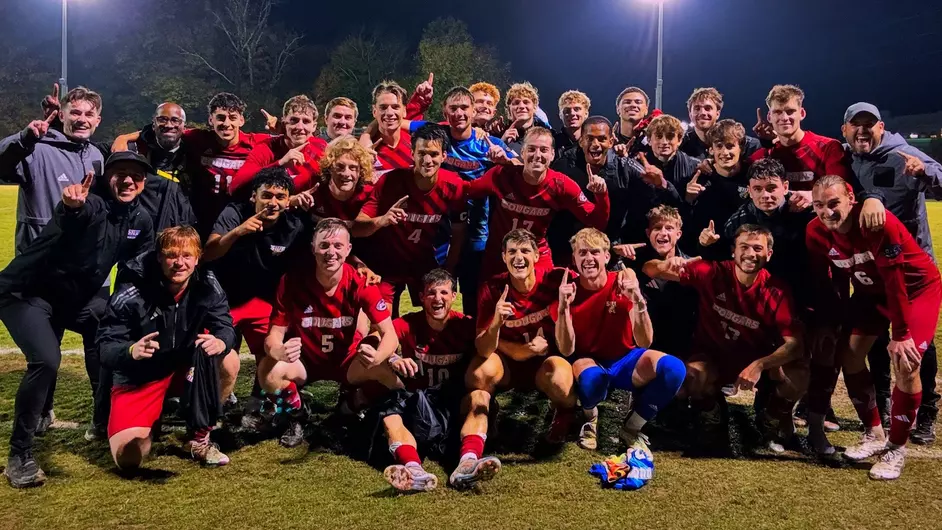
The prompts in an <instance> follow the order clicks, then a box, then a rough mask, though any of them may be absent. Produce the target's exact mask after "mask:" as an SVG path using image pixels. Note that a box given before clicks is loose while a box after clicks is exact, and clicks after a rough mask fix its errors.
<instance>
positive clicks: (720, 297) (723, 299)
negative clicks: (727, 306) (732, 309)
mask: <svg viewBox="0 0 942 530" xmlns="http://www.w3.org/2000/svg"><path fill="white" fill-rule="evenodd" d="M716 299H717V300H718V301H720V302H725V301H726V293H720V294H719V296H717V297H716Z"/></svg>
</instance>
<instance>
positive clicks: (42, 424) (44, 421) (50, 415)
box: [36, 410, 56, 436]
mask: <svg viewBox="0 0 942 530" xmlns="http://www.w3.org/2000/svg"><path fill="white" fill-rule="evenodd" d="M54 421H56V413H55V412H53V411H52V410H50V411H49V412H47V413H45V414H43V415H42V416H40V417H39V425H37V426H36V436H42V435H44V434H46V431H48V430H49V427H50V426H51V425H52V422H54Z"/></svg>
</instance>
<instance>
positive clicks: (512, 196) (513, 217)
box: [465, 126, 611, 278]
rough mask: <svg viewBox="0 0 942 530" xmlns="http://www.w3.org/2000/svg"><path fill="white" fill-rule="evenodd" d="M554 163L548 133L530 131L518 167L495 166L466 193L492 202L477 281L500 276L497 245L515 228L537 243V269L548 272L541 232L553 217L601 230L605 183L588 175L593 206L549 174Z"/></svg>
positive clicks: (572, 187)
mask: <svg viewBox="0 0 942 530" xmlns="http://www.w3.org/2000/svg"><path fill="white" fill-rule="evenodd" d="M554 157H555V154H554V152H553V132H552V131H550V130H549V129H547V128H545V127H539V126H537V127H532V128H530V129H529V130H528V131H527V133H526V135H525V136H524V138H523V154H522V155H521V158H523V167H519V166H498V167H496V168H494V169H491V170H489V171H488V172H487V173H485V174H484V176H483V177H482V178H480V179H478V180H476V181H473V182H471V183H469V184H468V186H467V187H466V188H465V193H466V195H467V196H468V197H470V198H472V199H482V198H485V197H491V198H492V199H493V201H492V203H491V204H492V206H491V214H490V220H489V230H488V232H489V233H490V236H489V239H488V243H487V247H486V248H485V252H484V262H483V263H482V265H481V269H482V270H481V277H482V278H490V277H491V276H493V275H495V274H499V273H500V272H501V271H502V269H501V265H500V264H501V259H500V258H499V256H500V252H498V250H499V247H498V244H499V243H498V242H499V241H501V239H500V238H503V237H504V236H505V235H506V234H508V233H510V232H511V231H513V230H516V229H518V228H522V229H524V230H527V231H528V232H530V233H531V234H533V235H534V236H535V237H536V238H537V248H538V249H539V259H538V261H537V262H536V264H535V266H536V268H537V269H540V270H541V271H546V270H549V269H551V268H552V267H553V258H552V256H551V255H550V249H549V245H548V244H547V242H546V230H547V229H548V228H549V224H550V220H551V219H552V217H553V214H554V213H556V212H558V211H560V210H568V211H569V212H571V213H572V214H573V215H575V216H576V219H578V220H579V221H580V222H582V223H584V224H586V225H589V226H592V227H594V228H598V229H601V230H604V229H605V227H606V225H607V223H608V214H609V211H610V209H611V203H610V202H609V199H608V186H607V185H606V183H605V179H604V178H602V177H600V176H598V175H595V174H594V173H593V172H592V171H591V169H590V170H589V173H590V177H589V184H588V189H589V191H591V192H592V193H593V194H594V195H595V201H596V202H595V203H593V202H591V201H589V200H588V198H587V197H586V196H585V194H584V193H582V190H581V189H580V188H579V185H578V184H576V183H575V182H574V181H573V180H572V179H571V178H569V177H567V176H566V175H563V174H562V173H559V172H557V171H554V170H552V169H550V168H549V166H550V164H551V163H552V162H553V158H554Z"/></svg>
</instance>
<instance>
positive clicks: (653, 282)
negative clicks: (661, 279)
mask: <svg viewBox="0 0 942 530" xmlns="http://www.w3.org/2000/svg"><path fill="white" fill-rule="evenodd" d="M648 287H650V288H652V289H657V288H658V286H657V280H651V281H649V282H648Z"/></svg>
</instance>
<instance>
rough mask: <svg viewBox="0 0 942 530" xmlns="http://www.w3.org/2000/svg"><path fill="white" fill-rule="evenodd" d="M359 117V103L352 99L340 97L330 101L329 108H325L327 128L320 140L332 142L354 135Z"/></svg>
mask: <svg viewBox="0 0 942 530" xmlns="http://www.w3.org/2000/svg"><path fill="white" fill-rule="evenodd" d="M359 115H360V109H358V108H357V102H356V101H353V100H352V99H350V98H345V97H339V98H334V99H332V100H330V101H328V102H327V106H326V107H324V125H325V126H326V127H325V128H324V133H323V134H321V135H320V139H321V140H324V141H325V142H332V141H333V140H336V139H337V138H340V137H341V136H346V135H352V134H353V128H354V127H356V125H357V117H358V116H359Z"/></svg>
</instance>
